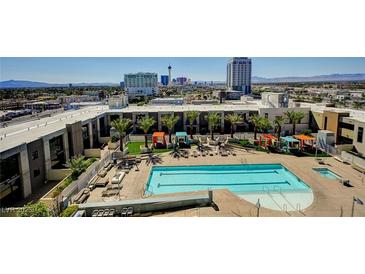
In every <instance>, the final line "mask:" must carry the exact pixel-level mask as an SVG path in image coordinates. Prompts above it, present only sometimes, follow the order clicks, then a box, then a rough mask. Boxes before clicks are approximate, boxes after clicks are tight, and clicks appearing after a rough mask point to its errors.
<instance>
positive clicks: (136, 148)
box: [128, 142, 172, 155]
mask: <svg viewBox="0 0 365 274" xmlns="http://www.w3.org/2000/svg"><path fill="white" fill-rule="evenodd" d="M150 144H151V143H150V142H149V143H148V145H150ZM141 145H143V146H144V142H129V143H128V153H129V154H132V155H139V154H141V150H140V146H141ZM171 150H172V149H170V148H158V149H156V148H154V149H153V153H164V152H168V151H171Z"/></svg>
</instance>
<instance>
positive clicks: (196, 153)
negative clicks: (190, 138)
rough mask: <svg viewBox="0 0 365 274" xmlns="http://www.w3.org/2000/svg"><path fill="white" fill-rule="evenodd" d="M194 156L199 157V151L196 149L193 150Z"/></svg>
mask: <svg viewBox="0 0 365 274" xmlns="http://www.w3.org/2000/svg"><path fill="white" fill-rule="evenodd" d="M193 156H194V158H196V157H198V152H197V151H196V150H194V151H193Z"/></svg>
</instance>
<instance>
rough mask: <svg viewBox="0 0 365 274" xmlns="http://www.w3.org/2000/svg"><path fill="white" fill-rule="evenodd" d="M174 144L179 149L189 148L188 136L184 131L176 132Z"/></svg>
mask: <svg viewBox="0 0 365 274" xmlns="http://www.w3.org/2000/svg"><path fill="white" fill-rule="evenodd" d="M175 144H176V145H178V146H179V147H190V141H189V137H188V134H187V133H186V132H185V131H178V132H176V134H175Z"/></svg>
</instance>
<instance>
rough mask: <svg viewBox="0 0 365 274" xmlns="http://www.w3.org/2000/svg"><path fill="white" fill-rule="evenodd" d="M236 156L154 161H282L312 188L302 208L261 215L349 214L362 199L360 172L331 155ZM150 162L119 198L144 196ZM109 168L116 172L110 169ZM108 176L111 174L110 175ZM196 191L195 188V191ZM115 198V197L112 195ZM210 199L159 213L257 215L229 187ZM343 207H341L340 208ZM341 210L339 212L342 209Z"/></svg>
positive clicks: (97, 196)
mask: <svg viewBox="0 0 365 274" xmlns="http://www.w3.org/2000/svg"><path fill="white" fill-rule="evenodd" d="M236 153H237V156H228V157H221V156H217V155H215V156H206V157H202V156H199V157H198V158H194V157H189V158H188V159H185V158H179V159H176V158H173V157H172V156H171V155H170V154H169V153H165V154H161V155H158V157H160V161H158V163H157V164H156V165H167V166H174V165H218V164H246V163H247V164H256V163H281V164H282V165H285V166H286V167H287V168H288V169H289V170H290V171H291V172H293V173H295V174H296V175H297V176H298V177H299V178H300V179H302V180H303V181H304V182H305V183H306V184H308V185H309V186H310V187H311V188H312V191H313V194H314V201H313V203H312V204H311V205H310V206H309V207H307V208H306V209H304V210H301V211H300V212H299V211H289V212H286V211H283V210H270V209H266V208H261V209H260V216H267V217H271V216H272V217H279V216H295V217H298V216H321V217H326V216H333V217H339V216H341V215H342V216H345V217H346V216H350V215H351V208H352V197H353V196H356V197H359V198H360V199H362V200H363V201H364V200H365V183H364V181H365V180H363V179H362V178H363V176H364V175H363V174H361V173H360V172H358V171H356V170H354V169H353V168H351V166H349V165H346V164H343V163H340V162H338V161H336V160H335V159H333V158H324V159H325V162H326V166H323V165H319V164H318V163H317V162H316V161H315V159H314V157H295V156H288V155H279V154H272V153H270V154H267V153H265V152H257V151H244V150H238V149H237V150H236ZM152 166H153V165H152V164H148V163H147V162H146V161H142V163H141V164H140V165H139V171H134V170H133V171H131V172H130V173H129V174H127V175H126V177H125V178H124V180H123V188H122V190H121V192H120V199H140V198H143V197H144V188H145V185H146V183H147V180H148V177H149V174H150V171H151V168H152ZM314 167H327V168H329V169H331V170H332V171H334V172H335V173H337V174H338V175H340V176H342V177H343V178H347V179H349V180H350V182H351V185H352V187H346V186H343V185H342V184H340V183H339V182H338V181H335V180H330V179H327V178H324V177H322V176H321V175H320V174H318V173H317V172H315V171H313V170H312V168H314ZM111 172H115V170H114V171H111ZM110 176H111V175H110ZM102 191H103V189H102V188H98V189H95V190H94V191H92V192H91V195H90V197H89V199H88V202H100V201H103V198H102V197H101V192H102ZM194 193H198V192H194ZM185 194H187V193H184V194H181V193H174V194H165V195H152V196H155V197H159V196H160V197H161V196H176V195H185ZM115 199H118V197H115ZM213 201H214V202H215V204H216V205H217V206H218V208H219V210H215V209H214V208H211V207H205V208H193V209H184V210H179V211H174V212H166V213H163V212H162V213H161V216H232V217H234V216H242V217H244V216H247V217H248V216H256V214H257V209H256V207H255V205H254V204H253V203H251V202H249V201H247V200H244V199H242V198H240V197H238V196H237V195H235V194H234V193H232V192H230V191H229V190H226V189H224V190H214V191H213ZM341 208H342V209H341ZM341 212H342V213H341ZM354 215H355V216H365V206H364V205H355V214H354Z"/></svg>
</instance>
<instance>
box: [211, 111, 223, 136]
mask: <svg viewBox="0 0 365 274" xmlns="http://www.w3.org/2000/svg"><path fill="white" fill-rule="evenodd" d="M219 119H220V115H219V114H218V113H216V112H211V113H209V114H208V128H209V131H210V134H211V136H212V139H214V133H213V131H214V129H215V128H216V127H217V124H218V121H219Z"/></svg>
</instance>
